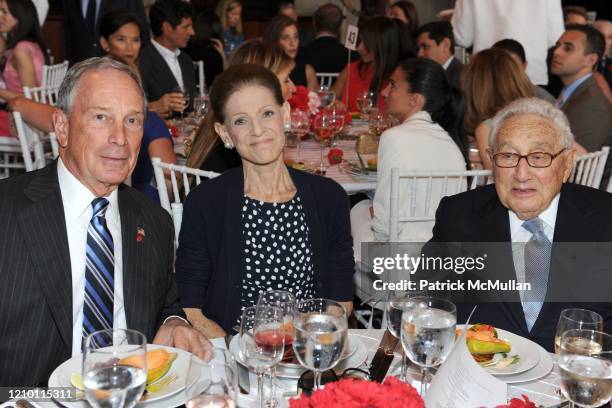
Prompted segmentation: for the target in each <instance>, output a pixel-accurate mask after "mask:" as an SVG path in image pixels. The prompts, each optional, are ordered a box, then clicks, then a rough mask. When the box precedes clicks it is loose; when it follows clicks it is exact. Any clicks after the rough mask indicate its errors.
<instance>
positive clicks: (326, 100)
mask: <svg viewBox="0 0 612 408" xmlns="http://www.w3.org/2000/svg"><path fill="white" fill-rule="evenodd" d="M317 95H318V96H319V101H321V108H326V107H328V106H329V105H331V104H332V103H334V101H335V100H336V93H335V92H334V91H330V90H329V88H328V87H325V86H322V87H321V88H319V90H318V91H317Z"/></svg>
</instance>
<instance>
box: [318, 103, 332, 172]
mask: <svg viewBox="0 0 612 408" xmlns="http://www.w3.org/2000/svg"><path fill="white" fill-rule="evenodd" d="M314 134H315V140H316V141H317V142H319V145H320V146H321V161H320V163H319V172H320V173H321V174H325V169H326V167H327V166H326V165H325V162H324V161H323V152H324V151H325V147H326V146H329V143H330V141H331V138H332V136H333V135H334V128H333V124H332V117H331V115H329V113H328V112H327V111H326V110H323V112H322V113H321V114H320V115H317V116H315V118H314Z"/></svg>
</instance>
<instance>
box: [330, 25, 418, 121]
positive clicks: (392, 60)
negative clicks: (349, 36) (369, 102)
mask: <svg viewBox="0 0 612 408" xmlns="http://www.w3.org/2000/svg"><path fill="white" fill-rule="evenodd" d="M403 37H404V36H403V35H402V31H401V29H400V27H399V25H398V24H396V23H395V22H394V21H393V20H392V19H390V18H388V17H383V16H380V17H373V18H370V19H368V20H366V21H365V22H364V23H363V24H360V27H359V40H358V43H357V52H358V53H359V55H360V57H361V59H360V60H359V61H355V62H352V63H350V64H349V65H347V66H346V67H345V68H344V69H343V70H342V72H341V73H340V76H339V77H338V79H337V80H336V82H335V83H334V85H333V87H332V90H333V91H334V92H335V93H336V97H337V98H338V99H341V100H342V102H344V104H345V105H346V106H347V107H348V109H349V111H351V112H356V111H358V109H357V99H358V98H359V97H360V96H361V95H363V94H364V93H365V92H367V91H373V92H376V93H379V92H380V91H381V90H382V89H384V88H385V87H386V85H387V83H388V80H389V77H390V76H391V72H393V69H394V68H395V67H396V66H397V64H398V62H399V61H400V60H401V59H402V57H403V56H404V55H403V54H404V52H405V50H406V46H405V38H403ZM349 72H350V74H349ZM349 77H350V86H348V83H347V82H348V80H349ZM378 105H379V107H383V106H384V102H383V99H382V98H378Z"/></svg>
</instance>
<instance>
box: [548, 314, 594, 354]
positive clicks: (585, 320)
mask: <svg viewBox="0 0 612 408" xmlns="http://www.w3.org/2000/svg"><path fill="white" fill-rule="evenodd" d="M572 329H586V330H598V331H603V318H602V317H601V315H600V314H599V313H595V312H591V311H590V310H586V309H564V310H562V311H561V314H560V315H559V323H557V332H556V334H555V354H559V345H560V344H561V336H562V335H563V333H565V332H566V331H567V330H572Z"/></svg>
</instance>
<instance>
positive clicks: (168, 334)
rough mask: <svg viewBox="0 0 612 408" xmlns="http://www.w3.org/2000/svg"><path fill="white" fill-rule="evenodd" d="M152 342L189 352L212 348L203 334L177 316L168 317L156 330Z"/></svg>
mask: <svg viewBox="0 0 612 408" xmlns="http://www.w3.org/2000/svg"><path fill="white" fill-rule="evenodd" d="M153 344H161V345H164V346H170V347H176V348H180V349H183V350H186V351H189V352H193V351H196V350H198V349H202V348H203V349H210V348H212V344H210V341H208V339H207V338H206V337H205V336H204V335H203V334H201V333H200V332H199V331H197V330H195V329H194V328H193V327H191V326H190V325H188V324H187V323H185V322H184V321H183V320H181V319H179V318H170V319H168V321H167V322H166V323H164V324H163V325H162V326H161V327H160V328H159V330H158V331H157V335H156V336H155V339H154V340H153Z"/></svg>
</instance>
